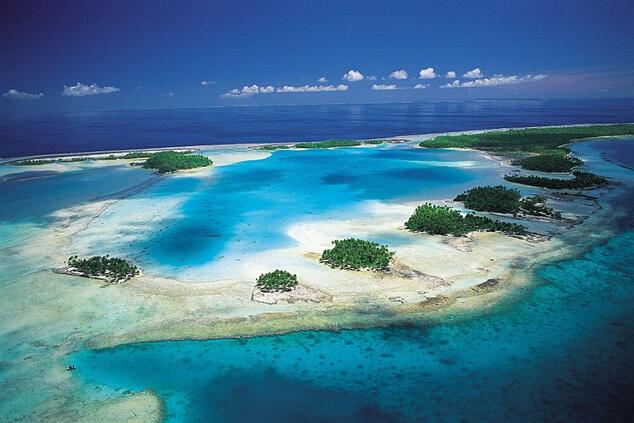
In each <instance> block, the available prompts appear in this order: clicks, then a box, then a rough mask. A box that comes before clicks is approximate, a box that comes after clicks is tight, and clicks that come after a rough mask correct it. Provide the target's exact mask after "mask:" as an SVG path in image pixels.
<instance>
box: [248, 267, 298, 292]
mask: <svg viewBox="0 0 634 423" xmlns="http://www.w3.org/2000/svg"><path fill="white" fill-rule="evenodd" d="M255 286H257V287H258V288H259V289H260V291H262V292H286V291H290V290H292V289H293V288H295V287H296V286H297V276H296V275H293V274H291V273H289V272H287V271H286V270H274V271H273V272H269V273H263V274H261V275H260V276H258V279H257V282H256V284H255Z"/></svg>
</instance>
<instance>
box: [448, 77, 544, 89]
mask: <svg viewBox="0 0 634 423" xmlns="http://www.w3.org/2000/svg"><path fill="white" fill-rule="evenodd" d="M544 78H546V75H544V74H539V75H526V76H517V75H509V76H504V75H494V76H492V77H491V78H481V79H474V80H473V81H467V82H463V83H460V81H458V80H456V81H453V82H452V83H451V84H445V85H442V86H441V87H440V88H478V87H496V86H500V85H513V84H520V83H522V82H530V81H540V80H542V79H544Z"/></svg>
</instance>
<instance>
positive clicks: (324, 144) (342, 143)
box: [295, 140, 361, 148]
mask: <svg viewBox="0 0 634 423" xmlns="http://www.w3.org/2000/svg"><path fill="white" fill-rule="evenodd" d="M357 145H361V142H360V141H355V140H325V141H318V142H300V143H299V144H295V148H335V147H355V146H357Z"/></svg>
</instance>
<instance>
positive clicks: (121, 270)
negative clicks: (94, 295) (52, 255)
mask: <svg viewBox="0 0 634 423" xmlns="http://www.w3.org/2000/svg"><path fill="white" fill-rule="evenodd" d="M68 267H69V268H70V269H71V270H76V271H78V272H81V273H83V274H85V275H86V276H97V277H104V278H106V279H108V281H110V282H115V283H116V282H119V281H126V280H128V279H130V278H132V277H133V276H135V275H138V274H139V268H138V267H136V266H135V265H133V264H132V263H130V262H128V261H127V260H124V259H120V258H116V257H109V256H107V255H106V256H94V257H90V258H87V259H80V258H78V256H71V257H69V258H68Z"/></svg>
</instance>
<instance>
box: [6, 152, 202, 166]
mask: <svg viewBox="0 0 634 423" xmlns="http://www.w3.org/2000/svg"><path fill="white" fill-rule="evenodd" d="M193 152H194V151H193V150H186V151H181V152H179V153H180V154H191V153H193ZM156 154H158V153H152V152H147V151H132V152H130V153H126V154H123V155H116V154H109V155H107V156H78V157H67V158H63V157H60V158H59V159H28V160H16V161H13V162H9V163H8V164H12V165H15V166H40V165H45V164H51V163H74V162H85V161H88V160H119V159H125V160H130V159H149V158H150V157H154V156H155V155H156Z"/></svg>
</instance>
